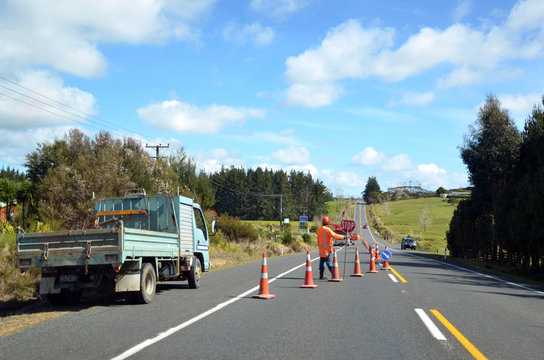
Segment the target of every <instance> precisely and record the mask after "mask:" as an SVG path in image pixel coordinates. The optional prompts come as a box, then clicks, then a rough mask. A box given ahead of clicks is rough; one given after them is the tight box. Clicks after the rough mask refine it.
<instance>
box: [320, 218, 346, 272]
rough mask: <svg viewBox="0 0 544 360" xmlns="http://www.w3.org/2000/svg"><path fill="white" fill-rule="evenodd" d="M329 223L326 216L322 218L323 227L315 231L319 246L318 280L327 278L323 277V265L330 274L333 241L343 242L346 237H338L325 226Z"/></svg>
mask: <svg viewBox="0 0 544 360" xmlns="http://www.w3.org/2000/svg"><path fill="white" fill-rule="evenodd" d="M330 222H331V221H330V220H329V217H328V216H325V217H323V226H321V227H320V228H319V230H318V231H317V245H318V246H319V278H320V279H328V277H327V276H324V275H323V272H324V271H325V264H327V267H328V268H329V270H330V272H331V274H332V245H333V243H334V239H336V240H343V239H345V238H346V236H343V235H338V234H336V233H335V232H334V231H332V230H331V229H330V228H329V227H328V226H327V225H329V223H330Z"/></svg>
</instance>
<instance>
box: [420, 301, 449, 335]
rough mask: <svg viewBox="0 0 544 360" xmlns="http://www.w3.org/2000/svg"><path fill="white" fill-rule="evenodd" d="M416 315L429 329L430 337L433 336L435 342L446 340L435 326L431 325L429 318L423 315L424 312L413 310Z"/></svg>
mask: <svg viewBox="0 0 544 360" xmlns="http://www.w3.org/2000/svg"><path fill="white" fill-rule="evenodd" d="M414 310H415V311H416V313H417V314H418V315H419V317H420V319H421V321H423V324H425V326H426V327H427V329H429V331H430V332H431V335H432V336H434V337H435V338H436V339H437V340H443V341H445V340H447V339H446V337H445V336H444V334H442V332H441V331H440V330H439V329H438V328H437V327H436V325H435V324H434V323H433V321H432V320H431V318H430V317H429V316H427V314H425V311H423V309H414Z"/></svg>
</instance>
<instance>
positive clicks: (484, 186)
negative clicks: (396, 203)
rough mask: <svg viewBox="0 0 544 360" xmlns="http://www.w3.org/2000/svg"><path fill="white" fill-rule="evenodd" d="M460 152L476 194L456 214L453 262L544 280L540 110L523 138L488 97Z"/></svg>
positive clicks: (543, 117)
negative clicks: (467, 261)
mask: <svg viewBox="0 0 544 360" xmlns="http://www.w3.org/2000/svg"><path fill="white" fill-rule="evenodd" d="M542 105H544V97H543V98H542ZM460 150H461V158H462V159H463V162H464V163H465V164H466V166H467V169H468V172H469V180H470V182H471V184H472V186H473V188H472V193H471V196H470V198H468V199H465V200H462V201H460V203H459V205H458V207H457V210H456V211H455V212H454V215H453V218H452V220H451V223H450V228H449V231H448V232H447V241H448V248H449V249H450V251H451V252H452V254H453V255H454V256H459V257H462V258H466V259H473V260H480V261H486V262H492V263H497V264H502V265H510V266H512V267H516V268H520V269H523V270H525V271H530V272H532V273H533V274H536V275H537V276H540V277H542V276H544V228H543V226H542V219H544V156H543V154H544V113H543V108H542V106H541V105H540V104H539V105H535V106H534V108H533V110H532V113H531V114H530V115H529V116H528V117H527V119H526V121H525V126H524V130H523V131H521V132H520V131H519V130H518V129H517V128H516V126H515V124H514V121H513V120H512V118H511V117H510V114H509V112H508V110H506V109H504V108H502V107H501V104H500V102H499V100H498V99H497V98H496V97H495V96H494V95H488V97H487V100H486V103H485V104H484V105H483V106H482V107H481V108H480V110H479V113H478V117H477V120H476V121H475V123H474V124H473V125H471V126H470V128H469V132H468V133H467V135H465V138H464V142H463V146H461V147H460Z"/></svg>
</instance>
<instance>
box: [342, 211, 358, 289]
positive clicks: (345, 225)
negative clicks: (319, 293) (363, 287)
mask: <svg viewBox="0 0 544 360" xmlns="http://www.w3.org/2000/svg"><path fill="white" fill-rule="evenodd" d="M340 226H341V227H342V230H344V231H345V232H346V234H347V235H349V237H350V239H351V232H352V231H353V230H354V229H355V221H353V220H342V222H341V223H340ZM348 241H349V240H348V239H346V242H345V244H344V276H343V278H344V279H345V278H346V258H347V256H348Z"/></svg>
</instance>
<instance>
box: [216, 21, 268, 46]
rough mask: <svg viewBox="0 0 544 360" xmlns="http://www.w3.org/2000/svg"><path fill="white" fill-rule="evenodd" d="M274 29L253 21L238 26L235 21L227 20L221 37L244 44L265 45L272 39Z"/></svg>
mask: <svg viewBox="0 0 544 360" xmlns="http://www.w3.org/2000/svg"><path fill="white" fill-rule="evenodd" d="M274 36H275V33H274V30H273V29H272V28H271V27H269V26H266V27H265V26H262V25H261V24H259V23H253V24H249V25H246V26H244V27H243V28H240V27H239V26H238V25H237V24H236V23H235V22H233V21H231V22H229V23H228V24H227V25H226V26H225V28H224V29H223V37H224V38H225V39H226V40H228V41H233V42H236V43H238V44H241V45H244V44H247V43H248V42H249V43H253V45H255V46H266V45H268V44H270V43H271V42H272V40H274Z"/></svg>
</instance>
